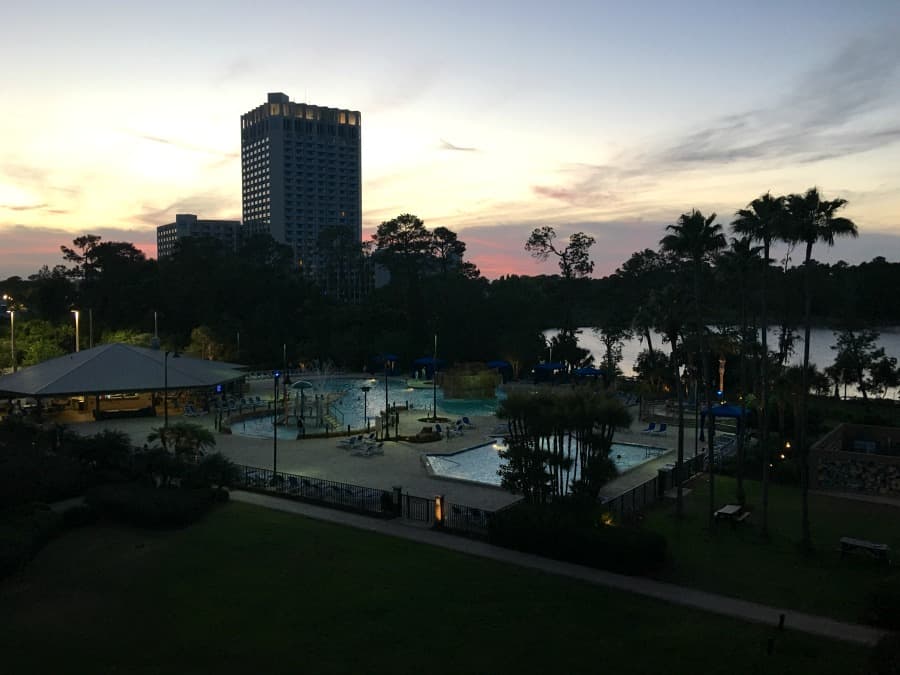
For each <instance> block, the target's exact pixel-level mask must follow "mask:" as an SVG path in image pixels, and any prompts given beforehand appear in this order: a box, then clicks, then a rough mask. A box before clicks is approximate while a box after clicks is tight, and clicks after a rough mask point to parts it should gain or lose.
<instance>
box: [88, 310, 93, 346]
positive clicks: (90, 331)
mask: <svg viewBox="0 0 900 675" xmlns="http://www.w3.org/2000/svg"><path fill="white" fill-rule="evenodd" d="M93 348H94V309H93V307H92V308H90V309H88V349H93Z"/></svg>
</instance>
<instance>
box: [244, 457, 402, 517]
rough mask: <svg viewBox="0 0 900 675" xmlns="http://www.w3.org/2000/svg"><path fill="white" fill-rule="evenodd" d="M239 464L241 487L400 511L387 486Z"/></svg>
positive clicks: (368, 510)
mask: <svg viewBox="0 0 900 675" xmlns="http://www.w3.org/2000/svg"><path fill="white" fill-rule="evenodd" d="M238 468H239V469H240V472H241V476H240V481H239V486H240V487H245V488H250V489H256V490H265V491H267V492H274V493H276V494H282V495H285V496H288V497H295V498H299V499H304V500H307V501H312V502H316V503H319V504H323V505H327V506H337V507H340V508H343V509H349V510H352V511H359V512H362V513H374V514H378V515H395V514H396V505H395V501H394V495H393V493H392V492H389V491H387V490H379V489H378V488H370V487H364V486H362V485H353V484H351V483H340V482H337V481H333V480H327V479H325V478H313V477H310V476H300V475H297V474H292V473H285V472H283V471H279V472H278V473H273V472H272V470H271V469H262V468H259V467H255V466H243V465H238Z"/></svg>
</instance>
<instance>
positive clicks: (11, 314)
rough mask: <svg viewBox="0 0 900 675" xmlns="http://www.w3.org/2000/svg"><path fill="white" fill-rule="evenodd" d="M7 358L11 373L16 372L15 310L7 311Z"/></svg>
mask: <svg viewBox="0 0 900 675" xmlns="http://www.w3.org/2000/svg"><path fill="white" fill-rule="evenodd" d="M9 356H10V360H11V361H12V369H13V372H16V365H17V364H16V310H14V309H11V310H9Z"/></svg>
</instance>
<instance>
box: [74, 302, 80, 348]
mask: <svg viewBox="0 0 900 675" xmlns="http://www.w3.org/2000/svg"><path fill="white" fill-rule="evenodd" d="M72 314H74V315H75V351H76V352H79V351H81V343H80V342H79V341H78V335H79V332H80V331H79V326H80V324H79V322H78V318H79V317H80V316H81V312H79V311H78V310H77V309H73V310H72Z"/></svg>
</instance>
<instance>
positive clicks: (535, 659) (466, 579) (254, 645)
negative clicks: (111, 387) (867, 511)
mask: <svg viewBox="0 0 900 675" xmlns="http://www.w3.org/2000/svg"><path fill="white" fill-rule="evenodd" d="M0 626H3V630H2V631H0V648H2V654H3V668H2V672H3V673H9V674H11V675H12V674H17V673H54V674H61V673H107V672H110V673H111V672H115V673H184V672H189V673H207V672H210V673H217V674H220V673H256V672H259V673H266V674H269V673H300V672H311V673H516V674H517V675H521V674H523V673H542V674H544V675H547V674H556V673H581V672H591V673H596V672H612V673H616V674H617V675H625V674H627V673H654V672H666V673H703V675H713V674H715V673H728V674H729V675H734V674H735V673H763V672H765V673H791V674H792V675H795V674H796V673H806V672H814V673H817V674H818V675H826V674H828V673H841V674H842V675H845V674H847V673H861V672H865V662H866V658H867V654H868V652H867V650H866V649H864V648H861V647H855V646H852V645H848V644H843V643H839V642H835V641H827V640H823V639H817V638H813V637H809V636H805V635H801V634H797V633H792V632H787V633H781V634H778V633H777V632H776V631H775V630H773V629H772V628H766V627H761V626H756V625H753V624H745V623H742V622H739V621H734V620H731V619H726V618H721V617H718V616H714V615H710V614H704V613H701V612H697V611H692V610H688V609H684V608H681V607H674V606H670V605H666V604H663V603H659V602H655V601H651V600H649V599H644V598H641V597H637V596H633V595H627V594H623V593H619V592H613V591H610V590H606V589H603V588H598V587H594V586H589V585H586V584H583V583H580V582H576V581H571V580H567V579H564V578H558V577H554V576H549V575H545V574H540V573H537V572H532V571H527V570H523V569H519V568H516V567H511V566H507V565H503V564H500V563H496V562H492V561H486V560H481V559H478V558H474V557H469V556H465V555H461V554H456V553H452V552H449V551H446V550H441V549H436V548H432V547H428V546H422V545H418V544H413V543H409V542H406V541H403V540H399V539H393V538H388V537H383V536H379V535H375V534H370V533H367V532H364V531H360V530H354V529H348V528H343V527H339V526H335V525H330V524H326V523H322V522H317V521H314V520H308V519H306V518H301V517H297V516H291V515H287V514H284V513H279V512H275V511H267V510H264V509H261V508H256V507H252V506H249V505H243V504H229V505H227V506H223V507H222V508H220V509H219V510H217V511H216V512H214V513H213V514H211V515H210V516H208V517H207V518H206V519H205V520H204V521H202V522H200V523H198V524H196V525H194V526H192V527H190V528H188V529H185V530H181V531H176V532H146V531H137V530H130V529H126V528H120V527H113V526H95V527H91V528H88V529H83V530H78V531H74V532H71V533H69V534H67V535H64V536H63V537H62V538H61V539H59V540H57V541H54V542H52V543H51V544H50V545H49V546H48V547H47V548H46V549H45V550H44V551H43V552H42V553H41V554H40V555H39V556H38V557H37V559H36V560H35V561H34V562H33V563H32V565H31V566H30V567H29V568H28V570H27V571H26V572H25V573H24V574H23V575H21V576H19V577H17V578H14V579H8V580H6V581H5V582H3V583H2V585H0ZM770 636H774V637H776V646H775V653H774V655H772V656H766V655H765V651H766V650H765V645H766V640H767V638H769V637H770Z"/></svg>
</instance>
